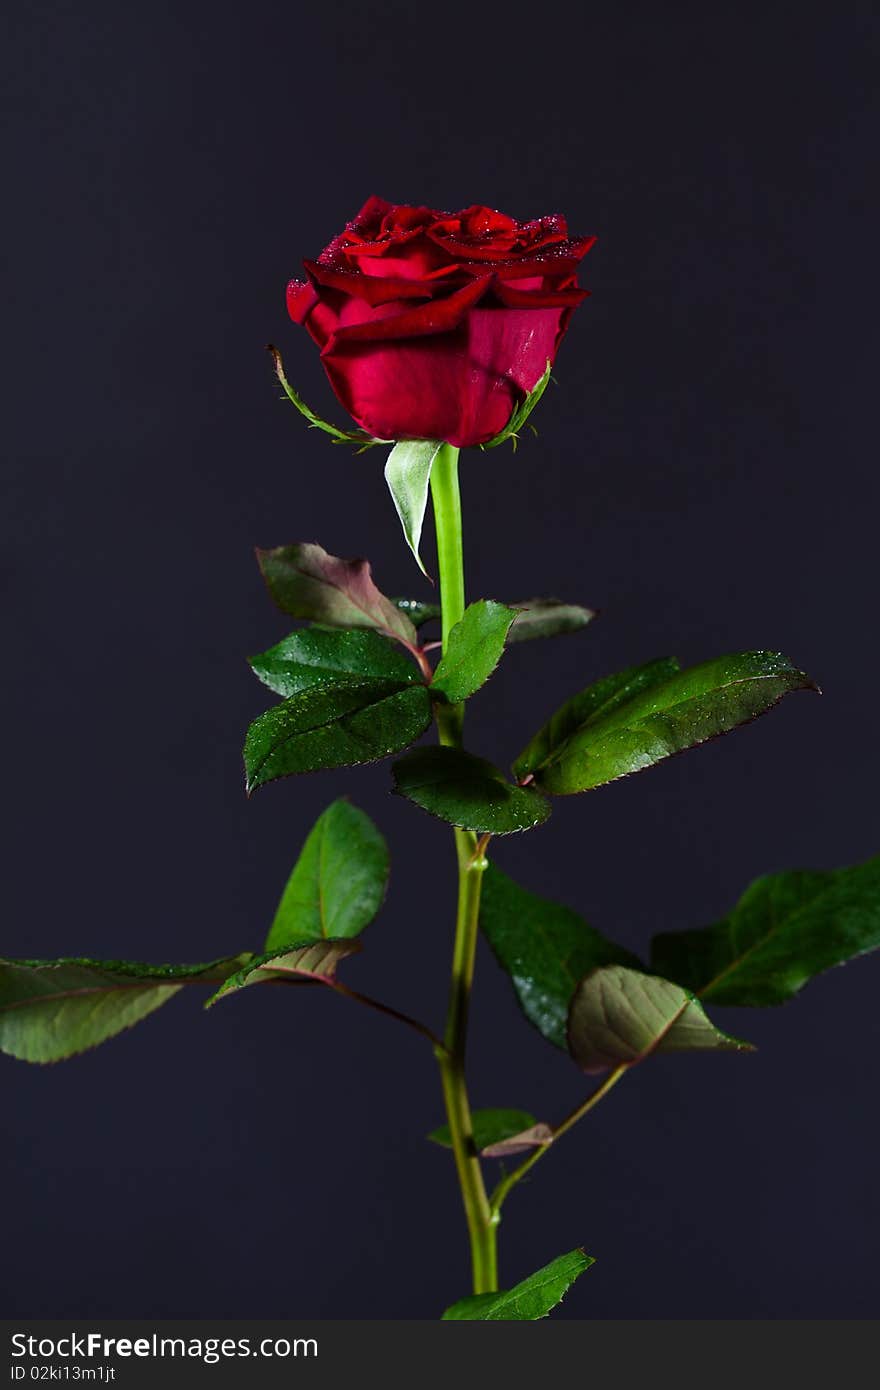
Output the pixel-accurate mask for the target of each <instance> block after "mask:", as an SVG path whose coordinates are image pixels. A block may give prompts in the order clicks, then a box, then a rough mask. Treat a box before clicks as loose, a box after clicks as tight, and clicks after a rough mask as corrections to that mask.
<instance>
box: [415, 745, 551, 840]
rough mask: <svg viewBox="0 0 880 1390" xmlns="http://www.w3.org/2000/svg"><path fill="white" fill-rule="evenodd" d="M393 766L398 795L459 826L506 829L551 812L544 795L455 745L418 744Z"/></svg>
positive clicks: (500, 832)
mask: <svg viewBox="0 0 880 1390" xmlns="http://www.w3.org/2000/svg"><path fill="white" fill-rule="evenodd" d="M392 772H393V774H394V790H395V791H396V792H397V793H399V795H400V796H405V797H407V798H408V799H409V800H410V801H414V802H415V804H416V805H417V806H421V808H422V810H423V811H428V812H430V814H431V815H432V816H439V818H440V819H441V820H445V821H448V822H449V824H450V825H456V826H458V827H459V828H460V829H462V830H476V831H479V832H480V833H482V834H490V835H510V834H512V833H513V832H514V831H516V830H530V829H531V828H532V827H533V826H535V825H540V824H541V822H542V821H545V820H546V819H547V817H548V816H549V814H550V805H549V802H547V801H546V800H545V799H544V797H543V796H540V795H539V794H538V793H537V792H534V791H532V790H531V788H529V787H512V786H511V785H510V783H509V782H507V781H505V778H504V774H503V773H501V772H499V770H498V768H497V767H493V765H492V764H491V763H487V762H485V761H484V759H483V758H475V757H474V756H473V754H471V753H464V752H461V751H460V750H459V749H456V748H416V749H414V750H413V752H412V753H408V754H407V756H406V757H405V758H401V760H400V762H397V763H395V764H394V766H393V768H392Z"/></svg>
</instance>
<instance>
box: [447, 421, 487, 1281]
mask: <svg viewBox="0 0 880 1390" xmlns="http://www.w3.org/2000/svg"><path fill="white" fill-rule="evenodd" d="M431 496H432V498H433V502H434V519H435V524H436V528H437V561H438V566H439V571H440V602H441V605H442V612H443V649H444V651H445V650H446V644H447V641H448V639H449V633H450V632H451V630H452V628H453V627H454V626H455V624H456V623H457V622H458V621H459V619H460V618H461V616H462V614H463V613H464V602H465V600H464V560H463V552H462V535H461V498H460V494H459V490H458V449H456V448H453V446H452V445H451V444H444V445H443V447H442V448H441V449H440V451H439V453H438V454H437V457H436V459H435V460H434V466H433V468H432V470H431ZM436 714H437V728H438V733H439V737H440V742H441V743H442V744H444V745H445V746H446V747H449V748H460V747H461V736H462V723H463V716H464V709H463V706H462V705H441V704H438V705H437V707H436ZM481 848H482V847H481V846H478V841H477V837H476V835H474V834H473V832H471V831H465V830H456V831H455V849H456V854H457V858H458V912H457V915H456V922H455V946H454V949H453V956H452V982H451V985H450V990H449V1006H448V1011H447V1016H446V1031H445V1034H444V1046H443V1047H442V1048H437V1049H436V1052H437V1060H438V1062H439V1063H440V1076H441V1081H442V1083H443V1098H444V1101H445V1103H446V1116H447V1120H448V1123H449V1132H450V1135H451V1137H452V1149H453V1153H454V1156H455V1167H456V1171H457V1173H458V1181H459V1186H460V1187H461V1196H462V1202H463V1204H464V1210H465V1216H466V1218H467V1226H468V1234H469V1236H470V1245H471V1265H472V1270H473V1286H474V1293H491V1292H492V1291H493V1290H495V1289H497V1287H498V1258H497V1252H496V1240H495V1236H496V1225H497V1219H496V1218H495V1216H494V1214H493V1212H492V1209H491V1207H490V1205H489V1199H488V1196H487V1194H486V1187H485V1183H484V1182H483V1170H482V1168H481V1167H480V1160H479V1157H478V1156H477V1151H476V1146H475V1144H474V1127H473V1120H472V1118H471V1108H470V1101H469V1100H468V1093H467V1084H466V1081H465V1052H466V1046H467V1026H468V1012H469V1008H470V996H471V986H472V983H473V978H474V959H475V956H476V950H477V929H478V922H479V912H480V890H481V887H482V882H483V871H484V869H485V867H486V859H485V856H484V855H483V854H482V853H481V852H478V849H481Z"/></svg>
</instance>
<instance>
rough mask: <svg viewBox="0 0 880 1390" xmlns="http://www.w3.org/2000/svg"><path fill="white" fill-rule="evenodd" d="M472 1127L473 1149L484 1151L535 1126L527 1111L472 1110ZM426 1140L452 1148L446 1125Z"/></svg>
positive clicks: (433, 1131)
mask: <svg viewBox="0 0 880 1390" xmlns="http://www.w3.org/2000/svg"><path fill="white" fill-rule="evenodd" d="M471 1119H472V1121H473V1126H474V1147H475V1148H477V1149H486V1148H488V1147H489V1145H490V1144H500V1143H501V1141H502V1140H503V1139H510V1138H511V1136H512V1135H514V1134H519V1133H521V1132H522V1130H524V1129H529V1128H530V1127H531V1126H532V1125H534V1124H536V1123H537V1121H536V1120H535V1117H534V1115H530V1114H529V1112H528V1111H527V1110H474V1112H473V1114H472V1115H471ZM428 1138H429V1139H430V1140H431V1142H432V1143H434V1144H442V1145H443V1147H444V1148H445V1149H451V1148H452V1135H451V1134H450V1132H449V1126H448V1125H441V1126H440V1128H439V1129H435V1130H432V1131H431V1133H430V1134H429V1135H428Z"/></svg>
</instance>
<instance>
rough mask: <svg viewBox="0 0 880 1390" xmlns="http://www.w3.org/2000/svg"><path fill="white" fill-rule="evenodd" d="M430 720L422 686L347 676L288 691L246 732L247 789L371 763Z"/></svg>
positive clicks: (411, 738) (396, 748)
mask: <svg viewBox="0 0 880 1390" xmlns="http://www.w3.org/2000/svg"><path fill="white" fill-rule="evenodd" d="M430 722H431V699H430V696H429V695H428V691H427V689H426V687H425V686H423V685H411V686H406V687H404V688H403V689H401V688H400V686H399V685H398V684H397V683H395V682H393V681H384V680H351V681H347V682H344V683H343V682H340V683H339V684H337V685H331V686H319V687H317V688H315V689H313V690H304V691H302V692H301V693H300V694H299V695H292V696H291V697H290V699H289V700H285V701H284V703H283V704H281V705H275V706H274V707H273V708H272V709H270V710H267V711H266V713H265V714H261V715H260V717H259V719H255V720H254V722H253V724H251V726H250V728H249V729H248V731H247V738H246V740H245V747H244V761H245V769H246V772H247V789H248V791H249V792H251V791H253V790H254V788H255V787H261V786H263V785H264V783H266V782H272V781H274V780H275V778H277V777H289V776H291V775H292V774H294V773H299V772H316V771H318V770H319V769H321V768H327V767H343V766H346V765H349V764H356V763H370V762H374V761H376V759H378V758H385V757H387V756H388V754H389V753H398V752H399V751H400V749H401V748H405V747H406V746H407V744H409V743H412V742H413V741H414V740H415V739H417V738H418V737H419V735H420V734H423V733H424V731H425V729H427V727H428V725H429V724H430Z"/></svg>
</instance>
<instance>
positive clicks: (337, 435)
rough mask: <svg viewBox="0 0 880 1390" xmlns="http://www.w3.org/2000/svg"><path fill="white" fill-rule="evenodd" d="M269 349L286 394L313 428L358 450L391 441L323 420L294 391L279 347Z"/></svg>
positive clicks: (270, 346) (270, 345)
mask: <svg viewBox="0 0 880 1390" xmlns="http://www.w3.org/2000/svg"><path fill="white" fill-rule="evenodd" d="M267 350H268V352H270V353H271V355H272V361H273V362H274V363H275V375H276V376H277V378H278V380H279V382H280V383H281V386H282V389H283V391H284V394H285V395H286V396H287V399H288V400H289V401H290V403H291V405H294V406H296V408H297V410H298V411H299V413H300V415H303V416H305V418H306V420H308V422H309V426H310V427H311V428H312V429H316V430H323V431H324V433H325V434H329V435H332V437H333V442H334V443H335V444H339V443H343V442H344V443H346V444H359V445H360V446H361V448H360V450H359V451H358V452H363V450H364V449H369V448H370V447H371V446H372V445H374V444H388V443H390V442H391V441H390V440H387V439H376V438H375V437H374V436H373V435H371V434H367V432H366V431H365V430H341V429H339V428H337V426H336V425H331V423H330V421H329V420H322V418H321V416H320V415H316V414H315V412H314V411H313V410H311V409H310V408H309V406H307V405H306V403H305V401H304V400H303V398H302V396H300V395H299V394H298V393H297V392H296V391H294V389H293V387H292V386H291V384H290V382H289V381H288V380H287V377H286V376H285V375H284V365H283V363H282V361H281V353H280V352H279V351H278V349H277V347H273V346H272V344H271V343H270V344H269V346H268V349H267Z"/></svg>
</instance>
